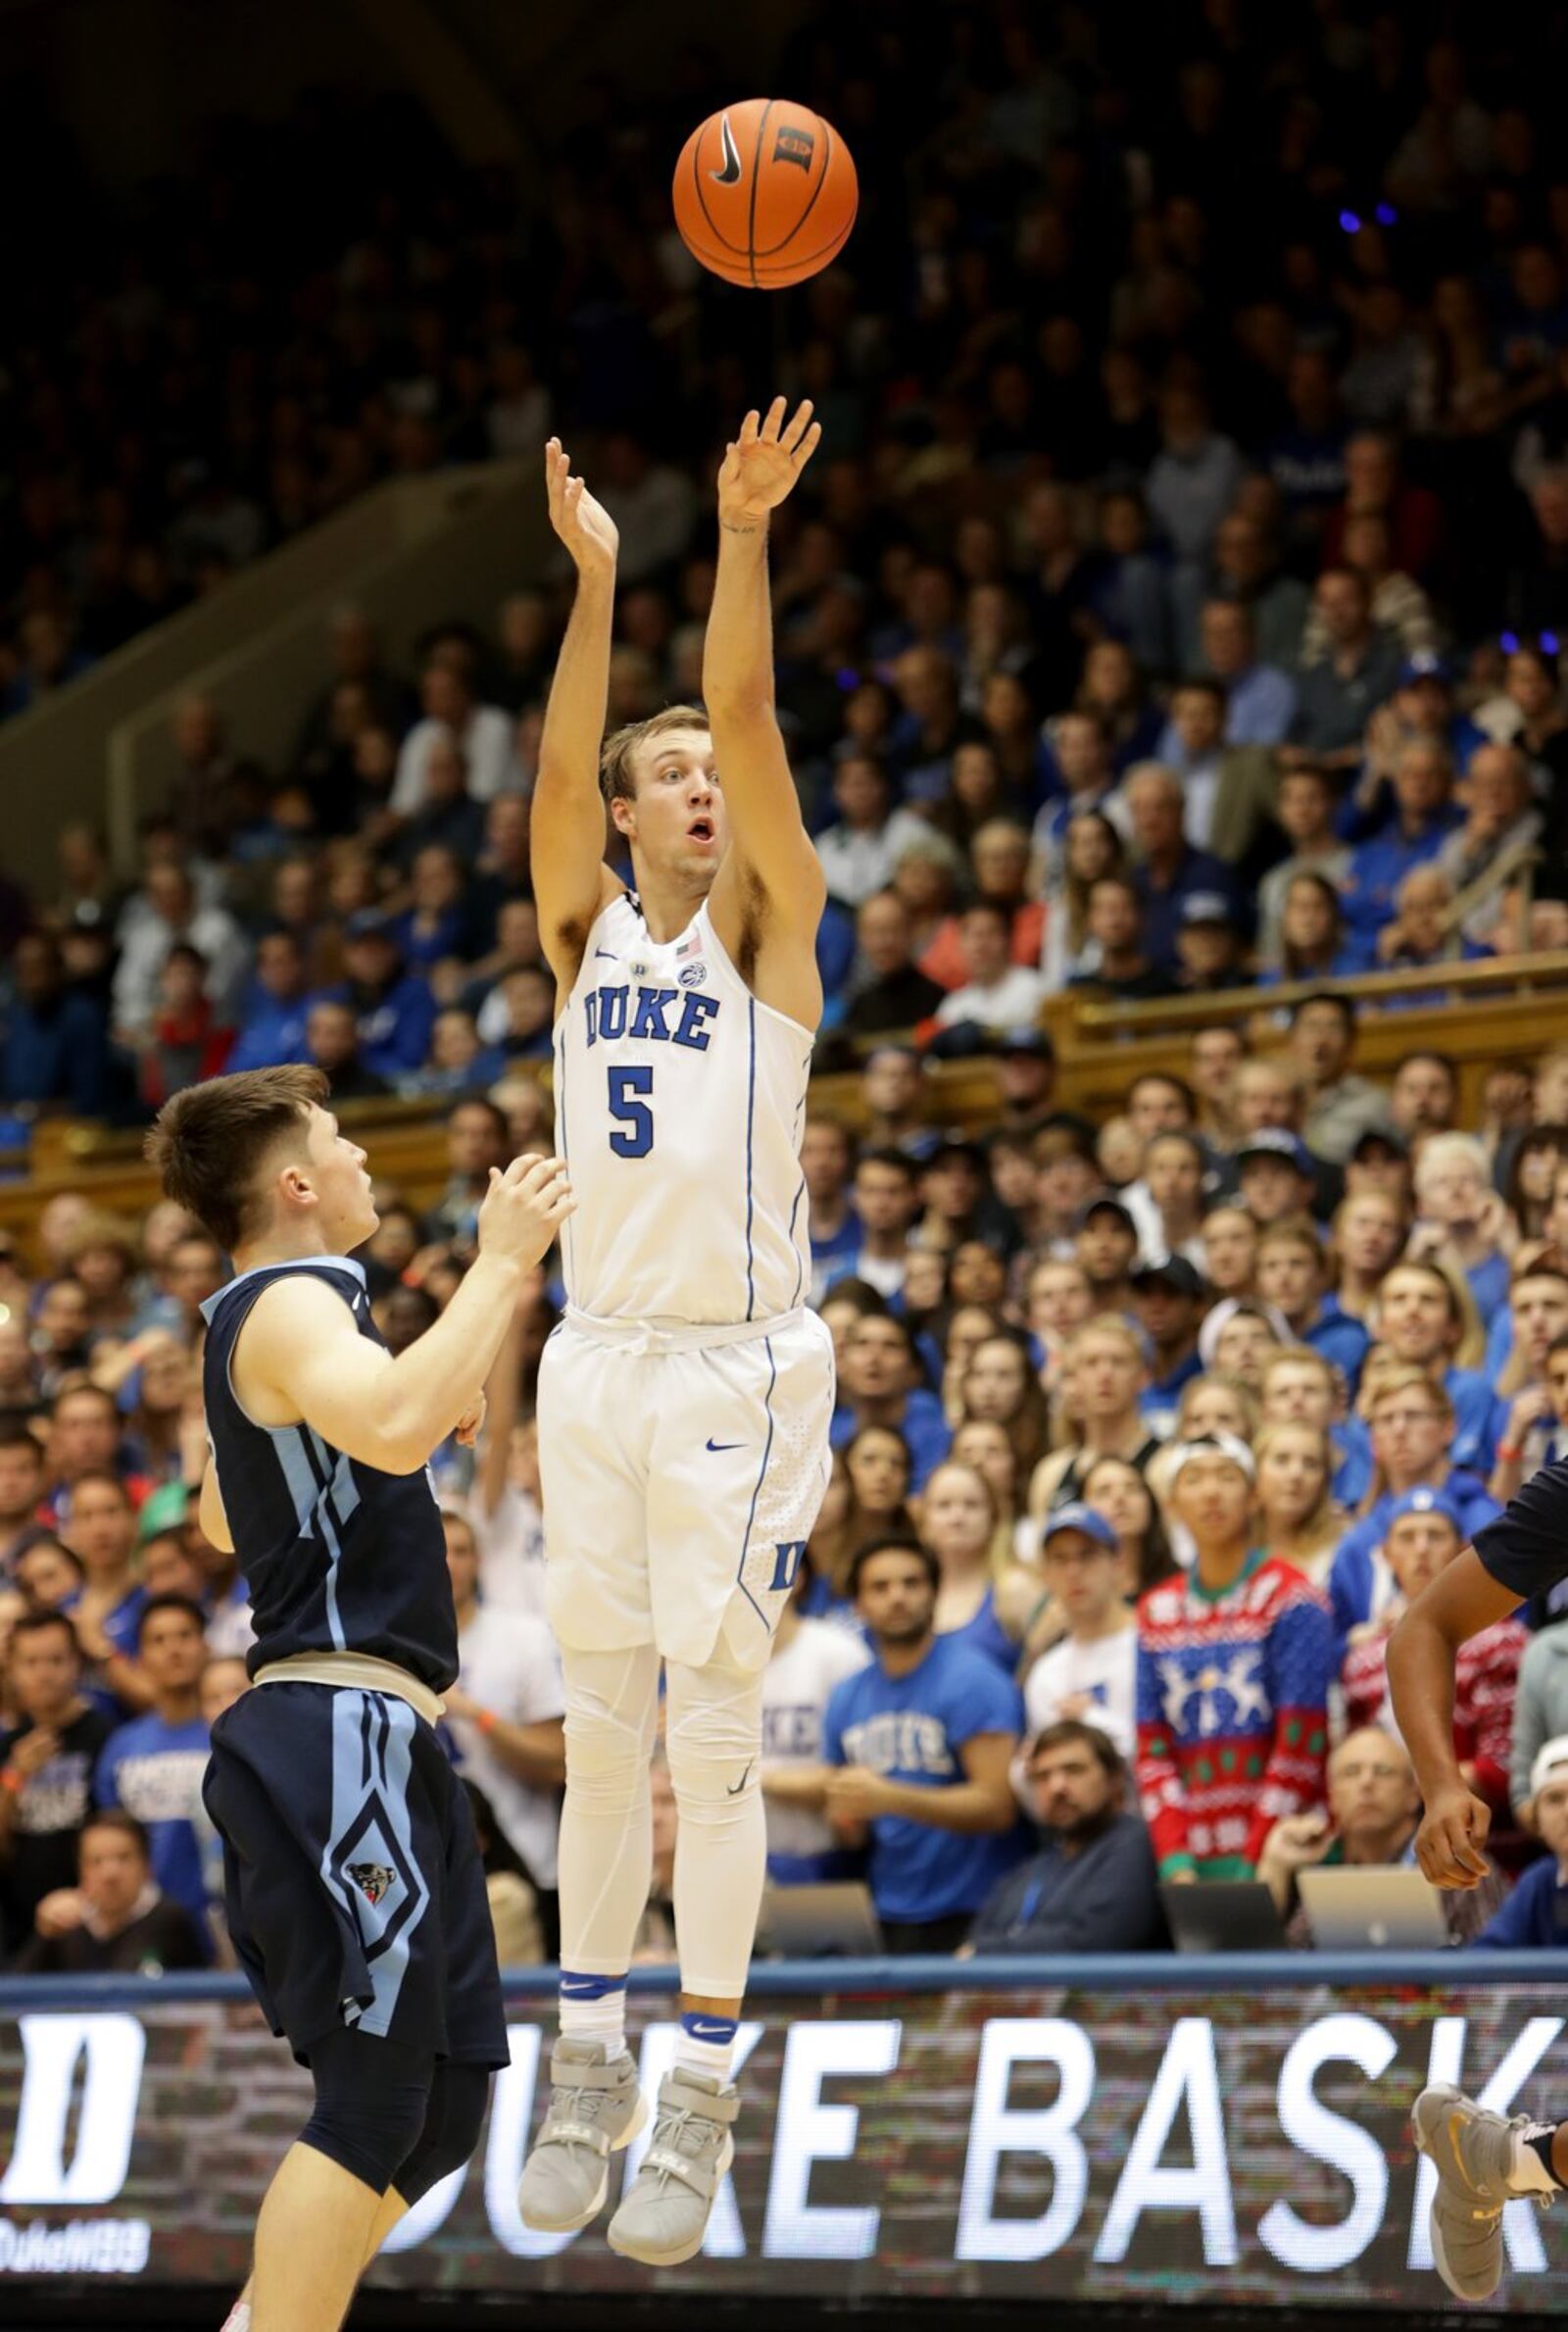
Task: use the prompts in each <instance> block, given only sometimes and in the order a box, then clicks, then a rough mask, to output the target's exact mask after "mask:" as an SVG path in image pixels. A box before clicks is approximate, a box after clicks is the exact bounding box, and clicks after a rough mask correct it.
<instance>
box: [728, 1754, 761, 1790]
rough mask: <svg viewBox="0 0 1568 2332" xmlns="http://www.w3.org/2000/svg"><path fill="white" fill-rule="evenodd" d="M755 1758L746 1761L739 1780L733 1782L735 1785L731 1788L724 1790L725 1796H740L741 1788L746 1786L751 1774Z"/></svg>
mask: <svg viewBox="0 0 1568 2332" xmlns="http://www.w3.org/2000/svg"><path fill="white" fill-rule="evenodd" d="M755 1762H756V1760H755V1759H749V1760H748V1761H747V1766H746V1771H745V1772H744V1773H743V1774H742V1775H741V1777H740V1779H739V1781H738V1782H737V1783H736V1784H735V1787H734V1788H733V1789H732V1790H726V1791H725V1792H724V1795H725V1797H726V1798H738V1797H739V1796H740V1794H741V1792H742V1790H743V1789H744V1788H745V1787H746V1784H747V1781H748V1779H749V1777H750V1775H751V1770H752V1766H753V1764H755Z"/></svg>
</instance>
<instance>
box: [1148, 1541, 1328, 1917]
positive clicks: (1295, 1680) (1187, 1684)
mask: <svg viewBox="0 0 1568 2332" xmlns="http://www.w3.org/2000/svg"><path fill="white" fill-rule="evenodd" d="M1334 1664H1335V1663H1334V1629H1333V1623H1332V1621H1331V1619H1330V1617H1329V1608H1328V1605H1327V1603H1326V1602H1325V1600H1324V1598H1323V1597H1322V1596H1321V1595H1320V1594H1319V1593H1318V1591H1317V1589H1316V1588H1315V1587H1314V1586H1312V1584H1311V1582H1310V1581H1309V1580H1307V1579H1306V1578H1304V1577H1303V1576H1302V1574H1301V1572H1299V1570H1297V1569H1295V1568H1294V1567H1293V1566H1292V1564H1290V1563H1281V1562H1279V1561H1278V1560H1277V1559H1276V1558H1275V1557H1273V1556H1270V1555H1268V1554H1266V1553H1265V1552H1264V1551H1263V1550H1262V1549H1259V1550H1258V1551H1257V1552H1256V1553H1254V1554H1252V1555H1250V1556H1249V1557H1248V1560H1247V1563H1246V1566H1245V1568H1244V1569H1243V1570H1242V1572H1241V1574H1240V1576H1239V1577H1238V1578H1236V1579H1235V1580H1234V1581H1233V1582H1232V1584H1231V1585H1230V1586H1229V1587H1226V1588H1222V1589H1220V1590H1219V1591H1218V1592H1216V1593H1212V1594H1211V1593H1210V1592H1209V1591H1208V1590H1207V1589H1205V1588H1204V1587H1202V1586H1201V1584H1200V1583H1199V1580H1198V1578H1197V1576H1196V1574H1194V1573H1190V1572H1189V1573H1184V1574H1183V1575H1182V1576H1181V1577H1179V1578H1175V1579H1166V1580H1163V1581H1161V1583H1160V1585H1159V1586H1157V1587H1151V1588H1150V1589H1149V1591H1148V1593H1147V1594H1146V1595H1145V1596H1144V1597H1143V1599H1142V1600H1141V1602H1140V1603H1139V1606H1138V1791H1139V1796H1140V1799H1141V1801H1142V1804H1143V1811H1144V1819H1145V1820H1146V1821H1147V1822H1148V1824H1149V1830H1150V1835H1151V1837H1152V1840H1153V1844H1154V1853H1155V1856H1156V1858H1157V1860H1158V1862H1159V1870H1160V1876H1161V1877H1162V1878H1170V1877H1172V1876H1173V1875H1174V1874H1175V1873H1176V1872H1177V1871H1179V1870H1191V1869H1195V1868H1196V1869H1197V1870H1198V1871H1199V1872H1200V1873H1201V1874H1202V1875H1204V1876H1206V1877H1209V1878H1246V1877H1250V1875H1251V1872H1252V1869H1253V1867H1254V1866H1255V1864H1256V1862H1257V1859H1258V1857H1259V1855H1260V1854H1261V1853H1262V1851H1263V1841H1264V1839H1265V1838H1266V1837H1267V1836H1268V1833H1269V1831H1270V1829H1271V1828H1272V1826H1273V1824H1274V1823H1275V1822H1277V1821H1278V1820H1279V1818H1280V1816H1281V1815H1282V1814H1286V1813H1300V1812H1302V1811H1305V1810H1306V1809H1307V1808H1309V1807H1313V1806H1319V1805H1321V1804H1322V1802H1323V1768H1324V1759H1325V1757H1326V1755H1327V1751H1328V1714H1327V1709H1328V1692H1329V1683H1330V1680H1331V1678H1332V1677H1333V1674H1334Z"/></svg>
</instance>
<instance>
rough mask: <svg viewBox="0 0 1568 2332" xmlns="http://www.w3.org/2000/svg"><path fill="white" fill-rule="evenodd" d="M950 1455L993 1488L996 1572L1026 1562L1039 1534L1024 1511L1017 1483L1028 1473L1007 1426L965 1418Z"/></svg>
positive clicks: (993, 1565)
mask: <svg viewBox="0 0 1568 2332" xmlns="http://www.w3.org/2000/svg"><path fill="white" fill-rule="evenodd" d="M948 1457H949V1459H950V1460H951V1461H952V1463H953V1464H956V1465H972V1466H973V1467H974V1470H975V1472H976V1473H977V1474H979V1475H980V1476H981V1478H982V1480H983V1481H984V1482H985V1485H986V1488H987V1489H988V1490H989V1491H990V1492H991V1503H992V1505H993V1506H994V1507H995V1508H996V1510H997V1525H996V1528H995V1530H994V1531H993V1532H992V1534H991V1568H992V1572H993V1575H994V1576H996V1577H997V1578H1000V1577H1001V1576H1002V1574H1003V1572H1004V1571H1005V1569H1006V1568H1007V1566H1008V1564H1009V1563H1028V1562H1029V1560H1030V1557H1031V1553H1032V1550H1033V1547H1034V1544H1035V1542H1036V1540H1037V1539H1038V1536H1039V1534H1038V1532H1037V1531H1036V1530H1035V1528H1034V1525H1033V1524H1032V1523H1031V1522H1030V1521H1029V1519H1028V1517H1027V1515H1025V1514H1024V1513H1023V1508H1022V1503H1021V1501H1020V1499H1019V1496H1018V1485H1019V1483H1020V1482H1021V1481H1022V1480H1023V1479H1024V1478H1025V1477H1024V1475H1023V1473H1022V1471H1021V1470H1020V1468H1019V1465H1018V1459H1017V1455H1016V1453H1015V1451H1014V1449H1013V1446H1012V1436H1011V1435H1010V1434H1009V1433H1008V1431H1007V1428H1006V1426H1005V1425H1004V1424H1001V1423H1000V1422H999V1421H998V1420H997V1419H996V1418H994V1417H969V1418H966V1419H965V1421H964V1422H963V1423H962V1424H961V1425H960V1426H959V1427H958V1429H957V1431H956V1433H955V1435H954V1436H953V1447H952V1449H951V1450H950V1451H949V1452H948Z"/></svg>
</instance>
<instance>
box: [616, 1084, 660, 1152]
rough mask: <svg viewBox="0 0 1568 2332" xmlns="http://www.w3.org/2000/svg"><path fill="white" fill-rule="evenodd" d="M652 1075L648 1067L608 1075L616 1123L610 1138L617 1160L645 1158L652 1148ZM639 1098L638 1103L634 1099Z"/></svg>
mask: <svg viewBox="0 0 1568 2332" xmlns="http://www.w3.org/2000/svg"><path fill="white" fill-rule="evenodd" d="M653 1090H654V1072H653V1069H652V1067H649V1066H648V1065H647V1064H639V1065H638V1066H637V1067H631V1068H624V1067H623V1068H613V1069H612V1070H611V1071H610V1115H611V1116H612V1117H614V1118H617V1119H618V1120H619V1122H618V1124H616V1125H615V1126H613V1128H612V1130H611V1135H610V1147H611V1148H612V1150H613V1152H614V1153H615V1156H616V1157H617V1158H646V1157H647V1156H648V1153H649V1151H650V1150H651V1149H652V1148H653V1146H654V1113H653V1111H652V1110H651V1109H650V1108H649V1107H648V1103H649V1101H650V1100H651V1098H652V1096H653ZM639 1095H640V1096H641V1098H640V1099H637V1098H634V1097H636V1096H639Z"/></svg>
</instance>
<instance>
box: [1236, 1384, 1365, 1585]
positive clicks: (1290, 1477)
mask: <svg viewBox="0 0 1568 2332" xmlns="http://www.w3.org/2000/svg"><path fill="white" fill-rule="evenodd" d="M1252 1455H1253V1457H1254V1458H1255V1459H1256V1461H1257V1504H1258V1513H1259V1543H1260V1544H1261V1546H1262V1547H1263V1549H1264V1552H1265V1553H1266V1554H1269V1555H1275V1556H1278V1557H1279V1559H1280V1561H1281V1562H1283V1563H1295V1565H1296V1567H1297V1569H1298V1570H1299V1571H1304V1572H1305V1574H1306V1576H1307V1577H1308V1578H1309V1579H1310V1580H1311V1582H1312V1584H1313V1586H1314V1587H1326V1586H1327V1584H1328V1575H1329V1571H1330V1569H1331V1567H1332V1565H1333V1563H1334V1557H1335V1554H1336V1551H1337V1550H1338V1548H1339V1544H1340V1541H1341V1540H1342V1539H1343V1538H1344V1536H1345V1533H1346V1530H1347V1528H1348V1515H1346V1514H1345V1513H1343V1512H1342V1510H1341V1509H1340V1508H1339V1507H1337V1506H1336V1505H1335V1503H1334V1470H1335V1466H1334V1449H1333V1445H1332V1443H1331V1442H1330V1440H1329V1437H1328V1435H1327V1434H1326V1433H1325V1432H1324V1431H1323V1429H1322V1427H1321V1426H1319V1425H1306V1424H1294V1425H1265V1426H1264V1427H1263V1429H1262V1431H1261V1432H1260V1433H1259V1434H1258V1437H1257V1440H1256V1442H1255V1443H1254V1445H1253V1450H1252Z"/></svg>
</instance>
